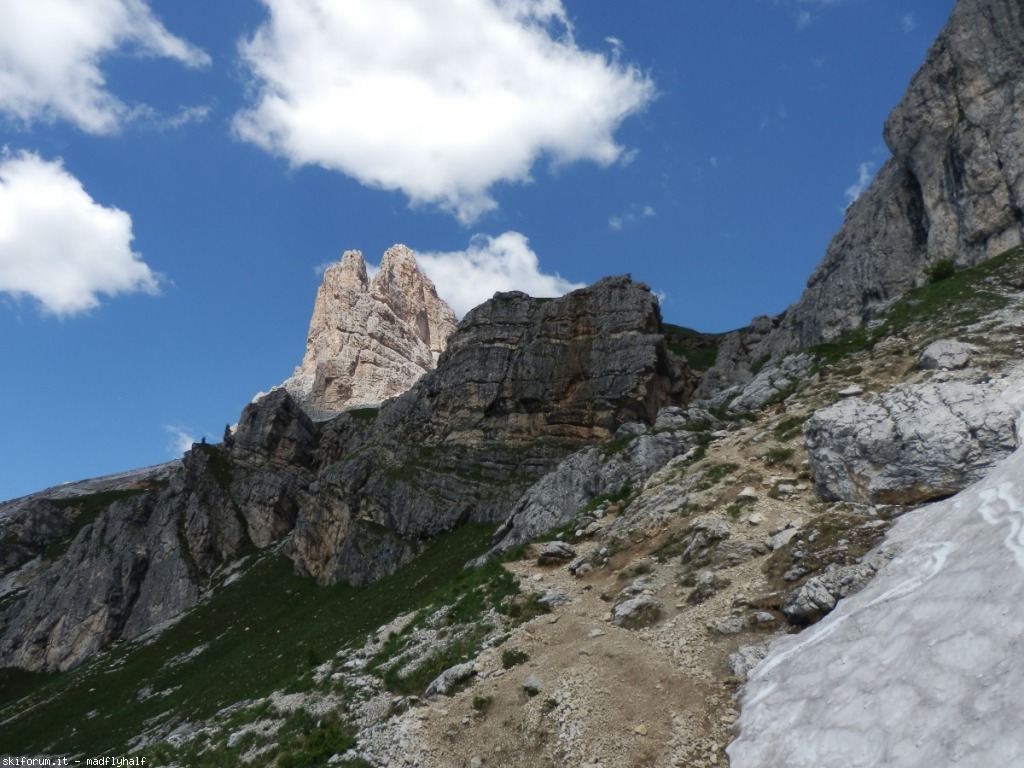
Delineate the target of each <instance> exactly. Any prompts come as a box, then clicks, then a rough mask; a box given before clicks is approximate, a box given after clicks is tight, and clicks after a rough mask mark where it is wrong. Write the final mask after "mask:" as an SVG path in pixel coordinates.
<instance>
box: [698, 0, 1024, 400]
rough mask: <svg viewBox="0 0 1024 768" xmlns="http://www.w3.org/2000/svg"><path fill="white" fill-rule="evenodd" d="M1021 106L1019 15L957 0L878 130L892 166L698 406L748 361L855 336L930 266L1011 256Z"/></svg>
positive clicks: (1022, 203)
mask: <svg viewBox="0 0 1024 768" xmlns="http://www.w3.org/2000/svg"><path fill="white" fill-rule="evenodd" d="M1022 101H1024V7H1022V5H1021V3H1020V1H1019V0H960V2H959V3H957V4H956V7H955V8H954V9H953V13H952V15H951V16H950V19H949V22H948V24H947V25H946V27H945V29H944V30H943V31H942V33H941V34H940V35H939V37H938V39H937V40H936V42H935V43H934V44H933V45H932V47H931V49H930V50H929V52H928V55H927V58H926V60H925V62H924V64H923V65H922V66H921V68H920V70H919V71H918V72H917V74H916V75H915V76H914V77H913V79H912V80H911V82H910V84H909V86H908V88H907V90H906V93H905V94H904V96H903V98H902V99H901V100H900V102H899V104H897V105H896V107H895V108H894V109H893V110H892V113H891V114H890V115H889V118H888V120H887V121H886V124H885V129H884V138H885V142H886V144H887V145H888V146H889V149H890V150H891V152H892V157H891V158H890V159H889V160H887V161H886V162H885V163H884V164H883V165H882V167H881V168H880V169H879V170H878V172H877V174H876V175H875V178H874V180H873V181H872V183H871V185H870V186H869V187H868V189H867V190H866V191H865V192H864V194H863V195H861V196H860V197H859V198H858V199H857V200H856V201H854V203H853V204H852V205H850V207H849V208H848V209H847V212H846V219H845V221H844V222H843V226H842V228H841V229H840V230H839V232H838V233H837V234H836V236H835V237H834V238H833V240H832V242H831V243H830V245H829V247H828V249H827V251H826V253H825V257H824V259H823V260H822V262H821V263H820V264H819V265H818V267H817V268H816V269H815V271H814V273H813V274H812V275H811V277H810V279H809V280H808V282H807V287H806V289H805V291H804V293H803V295H802V296H801V297H800V299H799V300H798V301H797V302H796V303H795V304H794V305H793V306H791V307H790V308H789V309H788V310H787V311H786V313H785V315H784V316H783V317H780V318H778V319H777V320H775V321H774V322H775V326H776V327H774V328H770V329H769V330H768V331H767V333H751V334H747V335H746V338H744V335H742V334H740V335H737V336H736V337H734V338H733V339H730V340H729V341H728V342H727V343H726V344H725V345H724V346H723V347H722V350H721V352H720V353H719V360H718V361H717V362H716V364H715V366H713V367H712V369H711V370H710V371H708V373H707V374H706V375H705V377H704V380H703V381H702V383H701V386H700V388H699V390H698V392H699V395H700V396H701V397H709V396H711V395H713V394H714V393H716V392H720V391H721V390H723V389H726V388H728V387H730V386H733V385H736V384H741V385H742V384H744V383H746V381H748V380H749V379H750V365H751V363H752V362H753V361H756V360H759V359H762V358H764V357H765V356H768V357H771V358H772V359H775V360H778V359H781V358H782V357H783V356H784V355H785V354H787V353H789V352H793V351H794V350H797V349H800V348H806V347H809V346H813V345H815V344H819V343H821V342H825V341H832V340H834V339H836V338H838V337H839V336H840V335H842V334H843V333H845V332H847V331H850V330H852V329H854V328H857V327H859V326H861V325H862V324H863V323H865V322H866V321H867V320H868V319H869V318H870V317H871V316H872V315H874V314H876V313H877V312H879V311H880V310H882V309H884V308H885V307H887V306H889V305H890V304H891V303H892V302H893V301H894V300H895V299H897V298H899V297H900V296H901V295H903V294H904V293H906V292H907V291H908V290H910V289H912V288H915V287H917V286H919V285H922V284H923V283H924V282H925V280H926V279H927V278H926V270H927V269H928V267H929V266H931V265H933V264H935V263H936V262H938V261H940V260H943V259H954V260H955V262H956V264H957V265H959V266H968V265H973V264H978V263H980V262H982V261H984V260H986V259H988V258H991V257H992V256H995V255H997V254H1000V253H1002V252H1004V251H1006V250H1008V249H1010V248H1012V247H1015V246H1018V245H1020V244H1021V243H1022V241H1024V236H1022V229H1021V227H1022V222H1024V212H1022V211H1024V120H1022V119H1021V114H1020V109H1019V105H1020V104H1021V102H1022ZM758 324H759V326H764V325H765V324H766V323H765V321H763V320H760V319H759V320H758ZM723 353H724V354H723Z"/></svg>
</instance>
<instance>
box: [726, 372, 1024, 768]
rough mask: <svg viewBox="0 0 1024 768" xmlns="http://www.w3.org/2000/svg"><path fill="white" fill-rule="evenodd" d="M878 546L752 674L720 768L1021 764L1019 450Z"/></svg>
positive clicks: (1013, 397) (1022, 476)
mask: <svg viewBox="0 0 1024 768" xmlns="http://www.w3.org/2000/svg"><path fill="white" fill-rule="evenodd" d="M1004 396H1005V397H1006V398H1007V399H1009V400H1010V401H1011V402H1014V403H1015V404H1019V403H1020V402H1021V398H1022V397H1024V388H1022V387H1021V386H1020V385H1019V384H1016V385H1015V386H1013V387H1012V388H1011V389H1010V390H1008V391H1007V392H1006V393H1005V395H1004ZM885 547H886V549H887V550H888V551H893V552H896V555H895V556H894V557H893V559H892V561H891V562H889V563H888V564H887V565H886V566H885V567H883V568H882V569H881V570H880V571H879V572H878V574H877V575H876V576H875V578H874V579H873V580H872V581H871V582H870V583H869V584H868V586H867V587H865V589H864V590H863V591H861V592H860V593H858V594H856V595H853V596H851V597H849V598H847V599H845V600H843V601H841V602H840V603H839V605H838V606H837V608H836V610H835V611H833V612H832V613H831V614H830V615H829V616H828V617H826V618H825V619H824V620H823V621H822V622H820V623H819V624H817V625H815V626H814V627H811V628H810V629H808V630H806V631H804V632H802V633H800V634H799V635H791V636H788V637H785V638H782V639H781V640H779V641H777V642H776V643H774V644H773V645H772V647H771V651H770V653H769V655H768V657H767V658H766V659H765V660H764V661H763V662H762V663H761V664H760V665H759V666H758V667H757V669H755V670H754V671H753V672H752V673H751V675H750V681H749V682H748V683H747V686H746V689H745V691H744V696H743V708H742V715H741V717H740V720H739V728H740V736H739V738H738V739H737V740H736V741H735V742H733V743H732V744H731V745H730V746H729V748H728V750H727V751H728V754H729V757H730V759H731V765H732V768H755V767H756V768H769V767H770V768H780V767H781V766H785V768H833V767H834V768H859V767H860V766H865V767H866V766H872V768H877V767H878V766H898V767H899V768H914V767H916V766H922V767H925V766H926V767H927V768H943V767H945V766H971V767H972V768H974V767H975V766H977V767H978V768H981V767H982V766H985V767H986V768H987V767H989V766H999V767H1000V768H1002V767H1003V766H1024V727H1022V726H1024V721H1022V705H1024V449H1018V450H1017V451H1015V452H1014V453H1013V454H1011V455H1010V456H1009V457H1008V458H1007V459H1006V460H1005V461H1003V462H1002V463H1001V464H999V465H998V466H997V467H995V468H994V469H993V471H992V472H991V473H990V474H989V476H988V477H986V478H985V479H984V480H981V481H980V482H978V483H976V484H975V485H973V486H971V487H970V488H967V489H965V490H964V491H962V492H961V493H959V494H957V495H956V496H954V497H953V498H951V499H947V500H945V501H942V502H939V503H936V504H932V505H929V506H927V507H922V508H921V509H919V510H917V511H914V512H911V513H908V514H907V515H905V516H904V517H902V518H901V519H900V520H899V522H898V523H897V524H896V525H895V526H894V527H893V529H892V530H891V531H890V534H889V537H888V539H887V541H886V544H885Z"/></svg>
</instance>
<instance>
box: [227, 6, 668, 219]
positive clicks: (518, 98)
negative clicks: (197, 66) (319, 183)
mask: <svg viewBox="0 0 1024 768" xmlns="http://www.w3.org/2000/svg"><path fill="white" fill-rule="evenodd" d="M262 2H263V3H264V5H266V6H267V9H268V11H269V18H268V20H267V21H266V23H264V24H263V25H262V26H261V27H260V28H259V29H258V30H257V31H256V33H255V34H254V35H253V36H252V38H251V39H247V40H245V41H243V42H242V43H241V46H240V50H241V55H242V58H243V60H244V62H245V63H246V65H247V66H248V68H249V70H250V72H251V75H252V79H253V82H252V87H253V93H254V102H253V104H252V106H251V107H250V108H249V109H246V110H243V111H241V112H239V113H238V114H237V115H236V116H235V119H234V130H235V132H236V134H237V136H238V137H240V138H241V139H242V140H244V141H248V142H252V143H253V144H255V145H257V146H259V147H261V148H263V149H264V150H266V151H268V152H271V153H273V154H276V155H280V156H282V157H284V158H286V159H287V160H288V161H289V162H290V163H292V164H293V165H294V166H302V165H319V166H322V167H324V168H327V169H330V170H335V171H340V172H342V173H345V174H347V175H349V176H351V177H353V178H355V179H357V180H358V181H359V182H360V183H362V184H365V185H367V186H371V187H375V188H380V189H387V190H400V191H401V192H403V193H404V194H406V195H407V196H408V197H409V198H410V200H411V201H412V203H413V204H431V205H438V206H440V207H441V208H443V209H446V210H449V211H451V212H453V213H454V214H456V215H457V216H458V218H459V219H460V220H461V221H462V222H463V223H469V222H471V221H473V220H475V219H476V218H477V217H479V216H480V215H481V214H483V213H485V212H486V211H488V210H491V209H493V208H495V207H496V203H495V201H494V199H493V198H492V197H491V195H490V193H489V190H490V188H491V187H492V186H493V185H494V184H496V183H498V182H501V181H505V182H527V181H529V180H530V173H531V169H532V168H533V166H534V164H535V163H536V162H537V161H538V159H540V158H541V157H546V158H550V160H551V161H552V162H554V163H568V162H573V161H582V160H587V161H594V162H597V163H599V164H601V165H605V166H607V165H610V164H612V163H614V162H616V161H618V160H619V159H620V157H621V156H622V155H623V152H624V150H623V148H622V147H621V146H619V145H618V144H617V143H616V142H615V140H614V138H613V133H614V132H615V130H616V128H617V127H618V125H619V124H620V123H621V121H622V120H623V119H624V118H626V117H627V116H628V115H630V114H631V113H634V112H636V111H638V110H640V109H642V108H643V107H644V106H645V105H646V104H648V103H649V102H650V101H651V100H652V99H653V98H654V95H655V88H654V84H653V82H652V81H651V80H650V78H649V77H647V76H646V75H645V74H643V73H641V72H640V71H638V70H637V69H636V68H635V67H631V66H626V65H623V64H621V63H619V62H618V61H617V60H616V59H615V57H614V56H611V57H609V56H607V55H605V54H603V53H594V52H588V51H584V50H582V49H580V48H579V47H578V46H577V45H576V43H575V41H574V40H573V37H572V27H571V25H570V23H569V21H568V18H567V16H566V13H565V9H564V7H563V5H562V0H433V1H432V2H430V3H423V2H420V0H347V1H346V2H344V3H338V2H334V1H333V0H262ZM615 50H617V49H615Z"/></svg>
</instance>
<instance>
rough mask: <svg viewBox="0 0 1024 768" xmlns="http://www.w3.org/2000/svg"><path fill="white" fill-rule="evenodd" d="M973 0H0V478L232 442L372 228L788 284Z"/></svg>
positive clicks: (739, 282) (376, 254)
mask: <svg viewBox="0 0 1024 768" xmlns="http://www.w3.org/2000/svg"><path fill="white" fill-rule="evenodd" d="M953 4H954V2H953V0H744V1H743V2H739V1H738V0H731V1H728V2H726V1H723V0H687V1H685V2H684V1H683V0H635V1H634V2H630V3H624V2H621V0H431V2H430V3H425V2H422V0H420V2H417V1H416V0H231V1H230V2H222V1H219V2H209V1H208V0H202V1H200V0H33V1H32V2H31V3H27V2H24V0H0V19H3V23H0V147H3V150H2V155H0V355H2V358H0V359H2V361H3V363H2V364H3V376H2V379H0V382H2V383H0V402H2V406H0V408H2V409H3V411H2V413H3V423H4V432H5V434H6V436H7V439H6V440H5V441H4V442H3V448H2V449H0V451H2V455H0V499H6V498H12V497H15V496H18V495H21V494H24V493H28V492H31V491H34V490H39V489H42V488H44V487H46V486H49V485H55V484H58V483H61V482H65V481H73V480H78V479H82V478H85V477H90V476H95V475H100V474H106V473H110V472H115V471H120V470H124V469H129V468H133V467H138V466H145V465H148V464H154V463H159V462H162V461H166V460H167V459H169V458H172V457H174V456H175V455H180V452H181V446H182V442H183V441H184V442H185V443H187V442H188V441H189V440H191V439H198V438H199V437H200V436H203V435H205V436H207V437H208V438H209V439H211V440H219V439H220V436H221V434H222V431H223V428H224V425H225V424H227V423H233V422H234V421H235V420H236V419H237V417H238V414H239V412H240V410H241V408H242V407H243V406H244V405H245V404H246V402H248V400H249V399H250V398H251V397H252V396H253V395H254V394H255V393H256V392H258V391H261V390H266V389H269V388H270V387H271V386H273V385H275V384H278V383H280V382H281V381H283V380H284V379H285V378H286V377H287V376H288V375H289V374H290V373H291V371H292V369H293V368H294V366H296V365H297V364H298V363H299V362H300V361H301V358H302V354H303V351H304V345H305V336H306V330H307V327H308V322H309V317H310V312H311V309H312V304H313V299H314V296H315V293H316V289H317V286H318V284H319V272H318V270H322V268H323V266H324V265H325V264H327V263H330V262H332V261H335V260H337V259H338V258H339V257H340V255H341V253H342V252H343V251H345V250H347V249H351V248H356V249H359V250H362V251H363V252H364V254H365V255H366V257H367V259H368V260H369V261H371V262H374V261H377V260H379V258H380V256H381V254H382V253H383V252H384V250H385V249H386V248H387V247H389V246H390V245H392V244H394V243H399V242H401V243H405V244H407V245H408V246H410V247H411V248H413V249H414V250H416V251H417V252H419V253H421V254H424V256H423V258H422V259H421V262H422V263H424V264H425V265H428V267H429V268H428V271H429V272H431V273H432V274H433V275H434V276H435V281H436V282H437V284H438V289H439V291H440V293H441V295H442V296H444V297H445V298H448V299H449V301H451V302H452V303H453V305H454V306H455V307H456V309H457V310H458V311H459V312H460V314H461V312H462V311H464V310H465V308H467V307H469V306H472V305H473V304H474V303H476V302H478V301H480V300H482V299H484V298H486V297H487V296H488V295H489V292H491V291H493V290H496V289H498V288H501V289H511V288H520V289H523V290H527V291H529V292H533V293H537V294H544V293H547V294H551V293H557V292H558V291H563V290H566V289H568V288H570V287H571V286H573V285H577V284H585V283H590V282H593V281H594V280H597V279H599V278H600V277H602V276H604V275H609V274H622V273H625V272H629V273H631V274H632V275H633V276H634V278H636V279H640V280H643V281H645V282H647V283H649V284H650V285H651V286H652V287H653V288H654V290H656V291H657V292H658V293H659V295H660V296H662V298H663V302H662V313H663V315H664V317H665V318H666V320H668V321H670V322H674V323H679V324H683V325H688V326H691V327H695V328H698V329H700V330H705V331H724V330H729V329H732V328H736V327H741V326H743V325H745V324H746V323H747V322H748V321H749V320H750V318H751V317H752V316H754V315H757V314H774V313H777V312H779V311H781V310H782V309H784V308H785V307H786V306H787V305H789V304H790V303H792V302H793V301H794V300H795V299H796V298H797V297H798V296H799V294H800V292H801V290H802V288H803V285H804V283H805V281H806V279H807V277H808V275H809V274H810V272H811V270H812V269H813V267H814V265H815V264H816V263H817V262H818V261H819V260H820V259H821V257H822V255H823V253H824V250H825V247H826V245H827V243H828V241H829V239H830V237H831V236H832V235H833V234H834V233H835V231H836V230H837V228H838V227H839V226H840V224H841V223H842V219H843V211H844V207H845V206H846V205H847V204H848V202H849V201H850V199H852V197H853V196H855V195H856V194H857V191H858V189H860V188H862V186H863V184H864V183H866V182H867V180H869V179H870V176H871V174H872V173H873V172H874V170H876V169H877V168H878V166H879V165H880V164H881V163H882V162H883V161H884V160H885V158H886V157H887V152H886V149H885V146H884V143H883V142H882V139H881V129H882V122H883V120H884V119H885V116H886V115H887V113H888V111H889V110H890V109H891V107H892V106H893V105H894V104H895V103H896V101H897V100H898V99H899V98H900V96H901V94H902V93H903V91H904V89H905V87H906V85H907V83H908V81H909V79H910V77H911V75H912V74H913V73H914V72H915V71H916V69H917V68H918V66H919V65H920V64H921V62H922V61H923V59H924V55H925V52H926V50H927V48H928V46H929V45H930V43H931V42H932V40H933V39H934V37H935V35H936V34H937V33H938V31H939V30H940V29H941V27H942V25H943V24H944V22H945V20H946V18H947V17H948V15H949V12H950V10H951V9H952V7H953ZM425 9H426V10H425ZM427 10H429V13H427V12H426V11H427Z"/></svg>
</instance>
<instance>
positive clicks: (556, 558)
mask: <svg viewBox="0 0 1024 768" xmlns="http://www.w3.org/2000/svg"><path fill="white" fill-rule="evenodd" d="M574 557H576V550H575V549H574V548H573V547H572V545H570V544H566V543H565V542H564V541H549V542H548V543H547V544H545V545H544V547H543V548H542V549H541V551H540V554H539V555H538V556H537V563H538V564H539V565H553V564H557V563H567V562H569V561H570V560H572V559H573V558H574Z"/></svg>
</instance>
